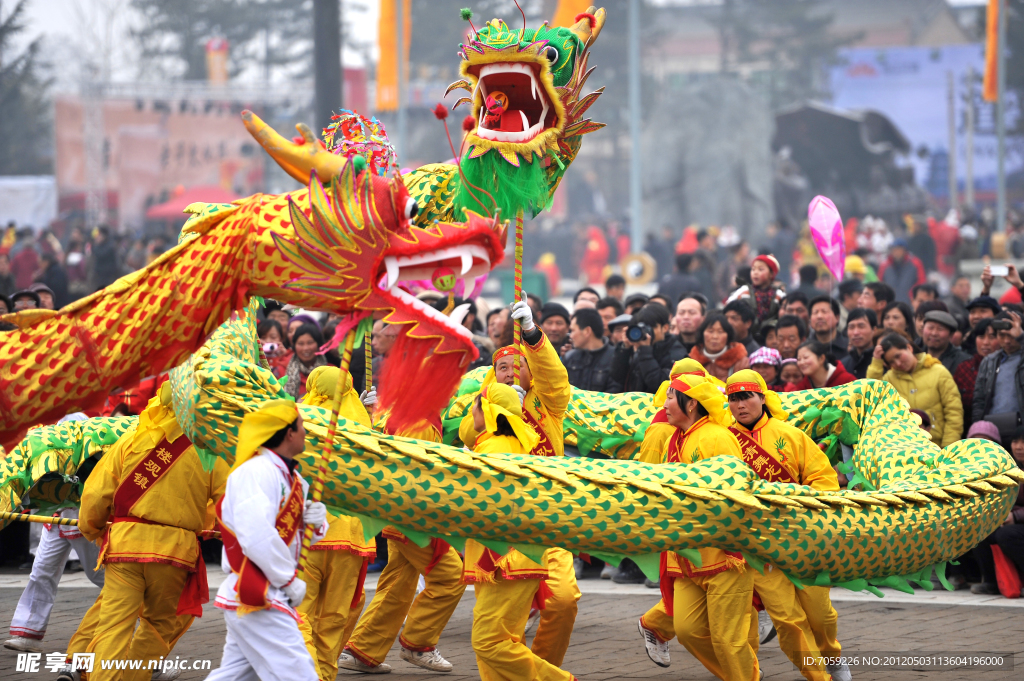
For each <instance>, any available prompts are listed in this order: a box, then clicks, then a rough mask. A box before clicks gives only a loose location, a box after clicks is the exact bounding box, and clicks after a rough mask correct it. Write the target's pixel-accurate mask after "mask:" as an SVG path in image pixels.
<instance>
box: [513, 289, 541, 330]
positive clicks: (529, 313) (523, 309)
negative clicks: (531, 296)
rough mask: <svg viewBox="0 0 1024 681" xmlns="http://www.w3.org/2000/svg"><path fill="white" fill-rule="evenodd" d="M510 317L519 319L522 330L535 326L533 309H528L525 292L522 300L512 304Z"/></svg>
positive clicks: (531, 328)
mask: <svg viewBox="0 0 1024 681" xmlns="http://www.w3.org/2000/svg"><path fill="white" fill-rule="evenodd" d="M512 319H518V320H519V323H520V324H522V327H523V331H533V330H534V328H536V327H535V326H534V324H533V310H531V309H530V304H529V303H527V302H526V294H525V293H523V299H522V300H520V301H519V302H518V303H515V304H514V305H512Z"/></svg>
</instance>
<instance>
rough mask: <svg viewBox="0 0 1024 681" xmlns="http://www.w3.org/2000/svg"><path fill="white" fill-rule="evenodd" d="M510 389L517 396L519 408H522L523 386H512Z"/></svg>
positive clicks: (524, 396)
mask: <svg viewBox="0 0 1024 681" xmlns="http://www.w3.org/2000/svg"><path fill="white" fill-rule="evenodd" d="M512 389H513V390H515V391H516V393H517V394H518V395H519V406H520V407H521V406H523V402H525V401H526V391H525V390H524V389H523V386H521V385H514V386H512Z"/></svg>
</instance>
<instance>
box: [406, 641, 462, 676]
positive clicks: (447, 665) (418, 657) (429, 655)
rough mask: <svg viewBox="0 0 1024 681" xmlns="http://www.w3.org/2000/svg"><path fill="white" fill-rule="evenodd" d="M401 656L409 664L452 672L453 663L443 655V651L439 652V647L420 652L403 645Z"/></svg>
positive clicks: (434, 670)
mask: <svg viewBox="0 0 1024 681" xmlns="http://www.w3.org/2000/svg"><path fill="white" fill-rule="evenodd" d="M401 657H402V659H403V660H405V661H406V662H408V663H409V664H414V665H416V666H417V667H423V668H424V669H429V670H430V671H432V672H450V671H451V670H452V663H451V662H449V661H448V660H446V659H444V658H443V657H441V653H439V652H437V648H434V649H433V650H427V651H425V652H419V651H416V650H409V649H408V648H406V647H404V646H403V647H402V655H401Z"/></svg>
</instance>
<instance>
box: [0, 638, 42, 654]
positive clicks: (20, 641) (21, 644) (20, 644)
mask: <svg viewBox="0 0 1024 681" xmlns="http://www.w3.org/2000/svg"><path fill="white" fill-rule="evenodd" d="M4 648H9V649H11V650H20V651H22V652H23V653H41V652H43V646H42V644H41V643H40V642H39V641H37V640H36V639H34V638H25V637H24V636H12V637H11V638H9V639H7V640H6V641H4Z"/></svg>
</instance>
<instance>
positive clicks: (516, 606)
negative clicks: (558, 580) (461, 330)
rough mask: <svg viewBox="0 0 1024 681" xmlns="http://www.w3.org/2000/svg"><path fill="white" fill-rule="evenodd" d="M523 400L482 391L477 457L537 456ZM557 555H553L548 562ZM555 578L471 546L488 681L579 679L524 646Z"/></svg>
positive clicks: (479, 652)
mask: <svg viewBox="0 0 1024 681" xmlns="http://www.w3.org/2000/svg"><path fill="white" fill-rule="evenodd" d="M499 352H500V351H499ZM521 400H522V394H521V393H518V392H517V391H515V390H514V389H513V388H511V387H509V386H507V385H505V384H504V383H490V384H488V385H485V386H483V388H482V389H481V391H480V393H479V394H478V395H477V396H476V397H475V398H474V400H473V407H472V410H471V412H470V413H469V414H468V415H467V416H468V418H471V419H473V422H474V431H475V432H477V433H478V435H477V436H476V437H475V438H474V440H473V441H472V444H473V451H475V452H477V453H479V454H493V453H498V454H500V453H510V454H529V453H530V452H532V451H534V450H535V448H536V447H537V445H538V443H539V442H540V440H541V438H540V435H539V433H537V431H536V429H535V428H533V427H532V426H530V425H529V424H528V423H526V422H525V421H524V420H523V414H524V412H525V409H524V408H523V406H522V404H521ZM467 444H468V443H467ZM557 550H558V549H548V550H547V551H545V552H544V554H545V557H546V556H547V554H548V553H550V552H551V551H557ZM542 560H543V559H542ZM550 572H551V570H550V567H549V564H548V563H547V561H545V564H544V565H542V564H540V563H538V562H536V561H534V560H532V559H531V558H528V557H527V556H525V555H524V554H522V553H520V552H519V551H517V550H515V549H510V550H509V551H508V552H507V553H505V554H504V555H499V554H498V553H497V552H495V551H493V550H491V549H488V548H485V547H484V546H482V545H481V544H480V543H478V542H476V541H473V540H472V539H469V540H467V541H466V565H465V571H464V573H463V579H464V580H465V581H466V582H467V583H469V584H473V585H474V589H475V591H476V606H475V607H474V608H473V652H474V653H476V663H477V668H478V669H479V671H480V678H481V679H483V681H526V680H532V679H538V680H540V681H553V680H559V681H567V680H570V679H573V678H574V677H573V675H572V674H570V673H568V672H566V671H563V670H561V669H559V668H558V665H556V664H554V663H552V662H551V661H550V660H545V659H544V658H543V657H542V656H541V655H539V654H538V653H537V651H536V650H530V649H529V648H527V647H526V645H525V638H526V636H525V634H524V630H525V628H526V621H527V619H528V618H529V616H530V610H531V607H532V608H537V609H539V610H541V612H543V611H544V609H545V606H546V601H547V600H548V598H550V590H549V588H548V584H547V580H548V578H549V575H550Z"/></svg>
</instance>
